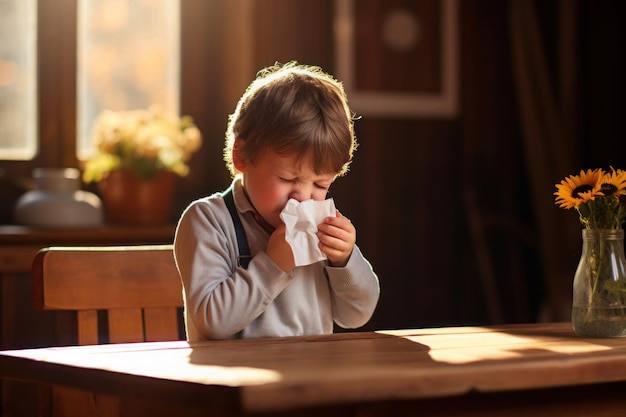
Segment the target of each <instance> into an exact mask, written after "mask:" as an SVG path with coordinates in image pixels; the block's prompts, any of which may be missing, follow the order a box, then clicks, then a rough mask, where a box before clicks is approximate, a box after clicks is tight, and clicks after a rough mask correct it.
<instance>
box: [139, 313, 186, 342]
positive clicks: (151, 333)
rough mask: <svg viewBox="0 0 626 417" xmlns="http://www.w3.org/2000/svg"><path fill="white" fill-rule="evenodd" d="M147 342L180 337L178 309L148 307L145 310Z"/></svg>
mask: <svg viewBox="0 0 626 417" xmlns="http://www.w3.org/2000/svg"><path fill="white" fill-rule="evenodd" d="M143 320H144V326H145V332H146V340H145V341H146V342H162V341H167V340H175V339H178V337H179V336H178V331H177V328H178V322H179V320H178V309H176V308H146V309H144V311H143Z"/></svg>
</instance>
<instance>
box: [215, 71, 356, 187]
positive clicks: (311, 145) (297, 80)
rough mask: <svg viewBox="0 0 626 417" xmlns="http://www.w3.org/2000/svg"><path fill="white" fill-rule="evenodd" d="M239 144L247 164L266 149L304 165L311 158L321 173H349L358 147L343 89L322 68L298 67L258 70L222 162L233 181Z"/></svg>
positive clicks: (234, 117) (233, 119)
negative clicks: (236, 142)
mask: <svg viewBox="0 0 626 417" xmlns="http://www.w3.org/2000/svg"><path fill="white" fill-rule="evenodd" d="M235 139H239V140H240V144H239V145H238V149H237V151H238V152H240V155H241V157H242V158H243V159H244V160H245V161H246V163H250V164H254V163H255V159H256V158H257V157H258V156H259V154H260V153H261V152H263V151H265V150H272V151H274V152H276V153H278V154H279V155H284V156H293V155H295V156H297V157H298V158H299V159H300V160H302V159H303V158H304V157H306V156H308V155H311V156H312V164H313V167H312V168H313V170H314V171H315V172H316V173H318V174H322V173H334V174H337V175H343V174H345V173H346V172H347V171H348V167H349V165H350V163H351V162H352V156H353V153H354V151H355V149H356V147H357V142H356V138H355V135H354V123H353V116H352V113H351V111H350V109H349V107H348V103H347V98H346V94H345V91H344V89H343V86H342V84H341V83H340V82H339V81H337V80H336V79H334V78H333V77H332V76H331V75H329V74H327V73H325V72H323V71H322V69H321V68H319V67H315V66H308V65H300V64H298V63H296V62H289V63H287V64H284V65H282V64H278V63H277V64H275V65H273V66H270V67H267V68H264V69H263V70H261V71H259V72H258V74H257V78H256V79H255V80H254V81H253V82H252V83H251V84H250V86H249V87H248V88H247V89H246V91H245V93H244V94H243V96H242V97H241V98H240V99H239V102H238V103H237V107H236V109H235V112H234V113H233V114H231V115H230V116H229V118H228V129H227V131H226V143H225V147H224V160H225V161H226V165H227V167H228V169H229V170H230V172H231V175H233V176H234V175H236V169H235V166H234V164H233V160H232V150H233V144H234V142H235Z"/></svg>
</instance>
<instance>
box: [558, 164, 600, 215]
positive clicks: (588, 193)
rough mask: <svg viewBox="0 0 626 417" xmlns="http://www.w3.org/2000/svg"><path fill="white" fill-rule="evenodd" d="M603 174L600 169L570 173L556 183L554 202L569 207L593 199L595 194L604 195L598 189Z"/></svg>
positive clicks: (562, 206) (577, 205)
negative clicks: (576, 173) (575, 173)
mask: <svg viewBox="0 0 626 417" xmlns="http://www.w3.org/2000/svg"><path fill="white" fill-rule="evenodd" d="M603 175H604V172H603V171H602V170H601V169H594V170H591V169H589V170H587V172H585V171H584V170H581V171H580V174H579V175H570V176H569V177H567V178H565V179H564V180H563V181H561V183H560V184H556V188H557V191H556V192H555V193H554V195H556V200H555V203H556V204H559V207H561V208H565V209H571V208H573V207H579V206H580V205H581V204H583V203H586V202H588V201H592V200H595V198H596V196H602V195H604V194H603V193H602V192H601V191H600V187H601V185H602V183H601V181H600V180H601V179H602V178H603Z"/></svg>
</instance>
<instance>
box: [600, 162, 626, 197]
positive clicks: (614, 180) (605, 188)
mask: <svg viewBox="0 0 626 417" xmlns="http://www.w3.org/2000/svg"><path fill="white" fill-rule="evenodd" d="M600 190H601V191H602V193H603V194H605V195H617V196H619V195H622V194H625V193H626V171H622V170H621V169H618V170H615V169H613V168H611V172H607V173H606V174H604V176H603V177H602V179H601V180H600Z"/></svg>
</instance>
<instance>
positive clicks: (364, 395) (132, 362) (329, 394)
mask: <svg viewBox="0 0 626 417" xmlns="http://www.w3.org/2000/svg"><path fill="white" fill-rule="evenodd" d="M0 377H2V378H9V379H20V380H27V381H32V382H37V383H45V384H60V385H66V386H70V387H80V388H84V389H89V390H93V391H96V392H101V393H106V394H112V395H114V396H119V397H121V398H129V396H130V397H132V398H133V400H134V401H136V402H138V403H139V404H141V403H142V402H143V404H144V405H145V404H152V405H153V406H154V404H158V405H159V407H157V408H159V409H167V410H168V413H171V410H172V409H175V408H176V407H181V409H184V410H185V411H184V414H183V413H182V412H181V413H180V414H172V415H195V414H194V413H197V415H201V414H206V413H207V412H208V411H209V410H211V411H212V412H215V413H216V414H215V415H220V416H221V415H247V414H248V413H251V414H253V415H258V416H261V415H299V416H307V415H311V416H313V415H324V416H327V415H330V416H333V415H337V416H338V415H341V416H348V415H359V416H374V415H384V416H397V415H426V416H444V415H445V416H452V415H455V416H456V415H469V416H491V415H506V416H521V415H532V416H534V417H536V416H544V415H545V416H548V415H549V416H554V415H559V416H567V415H575V416H588V415H602V416H611V415H616V416H617V415H619V416H622V415H624V414H623V413H624V412H626V411H624V410H625V409H626V339H590V338H581V337H578V336H575V335H574V333H573V332H572V330H571V325H570V324H569V323H559V324H529V325H507V326H498V327H457V328H436V329H417V330H396V331H380V332H367V333H366V332H363V333H342V334H334V335H329V336H316V337H293V338H280V339H273V338H272V339H257V340H240V341H210V342H201V343H191V344H188V343H186V342H166V343H138V344H125V345H100V346H84V347H62V348H46V349H30V350H15V351H4V352H1V353H0ZM135 412H136V411H135ZM613 412H615V414H613ZM211 415H213V414H211Z"/></svg>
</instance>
